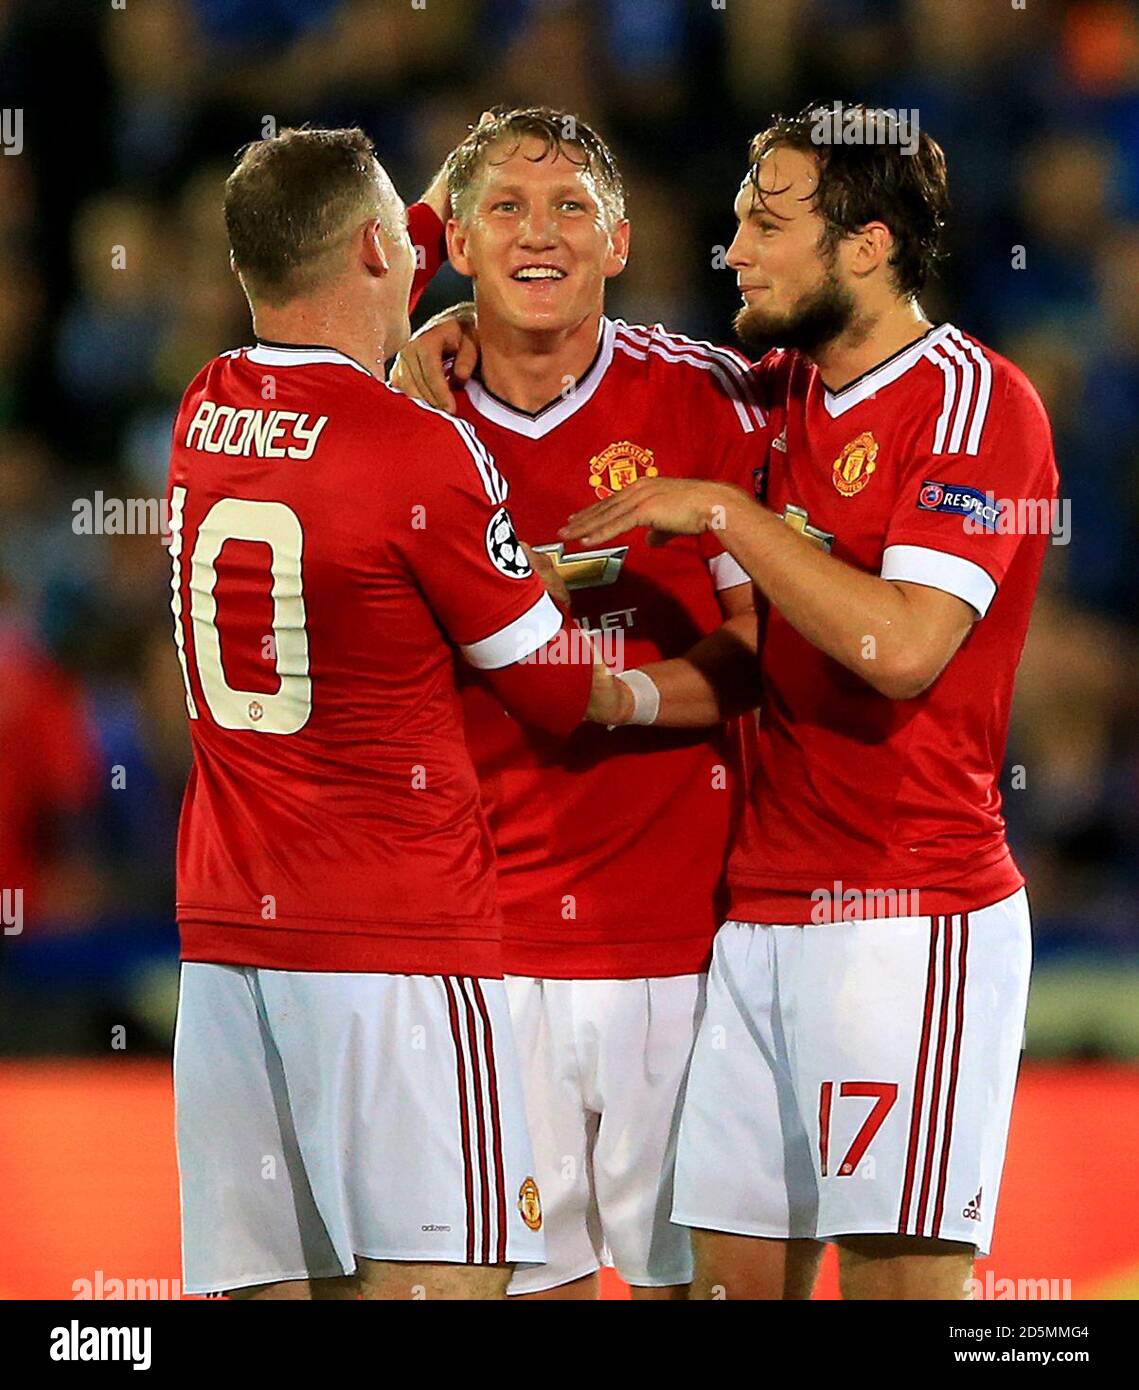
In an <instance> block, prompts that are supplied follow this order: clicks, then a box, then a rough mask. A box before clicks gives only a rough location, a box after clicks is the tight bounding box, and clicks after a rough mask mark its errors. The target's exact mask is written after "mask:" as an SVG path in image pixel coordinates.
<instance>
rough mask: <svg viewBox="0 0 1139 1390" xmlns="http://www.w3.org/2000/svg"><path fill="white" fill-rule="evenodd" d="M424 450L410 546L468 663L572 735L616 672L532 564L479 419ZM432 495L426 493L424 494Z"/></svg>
mask: <svg viewBox="0 0 1139 1390" xmlns="http://www.w3.org/2000/svg"><path fill="white" fill-rule="evenodd" d="M434 421H435V423H436V425H437V426H438V427H439V428H429V432H427V433H425V434H424V436H423V438H422V441H421V443H422V447H424V448H425V449H427V450H429V451H430V456H431V460H432V464H431V469H430V471H429V472H427V473H421V474H419V475H418V480H417V482H416V483H415V484H414V486H415V487H416V495H415V497H414V498H409V502H410V503H411V505H410V506H409V515H412V514H418V515H420V516H421V517H423V518H425V519H426V525H424V526H422V527H421V528H414V527H411V528H409V529H408V531H407V533H406V534H405V536H404V537H403V539H402V542H401V545H400V549H401V550H402V552H403V556H404V560H405V563H406V565H407V567H408V569H409V571H410V573H411V575H412V577H413V579H414V581H415V583H416V584H417V585H418V587H419V588H420V590H421V591H422V592H423V594H424V595H425V597H426V598H427V601H428V603H429V604H430V605H431V608H432V610H433V612H434V613H435V616H436V618H437V620H438V622H439V624H440V626H441V627H442V628H443V630H444V632H446V634H447V636H448V637H449V638H450V639H451V641H452V642H453V643H454V644H455V646H456V647H457V648H458V649H459V652H460V654H461V656H462V657H463V659H464V660H465V661H466V662H467V663H468V665H470V666H472V667H473V668H474V669H475V670H476V671H477V672H479V674H480V676H481V677H482V678H483V679H484V680H485V681H486V683H487V684H489V685H490V686H491V687H492V688H493V689H494V691H495V692H496V694H497V695H498V697H499V699H500V700H501V701H502V703H503V704H504V705H505V706H506V708H507V710H508V711H509V712H510V713H511V714H513V715H514V716H515V718H517V719H519V720H521V721H522V722H523V723H526V724H531V725H534V726H536V727H538V728H540V729H544V730H546V731H547V732H549V733H554V734H567V733H569V732H570V731H571V730H572V729H574V728H575V727H576V726H577V724H579V723H580V722H581V720H582V719H584V718H585V716H586V712H587V709H601V708H602V707H603V706H606V702H607V701H608V703H613V702H614V699H615V697H614V696H613V695H612V693H611V687H612V685H613V680H614V678H613V676H612V675H611V673H610V672H609V671H608V670H607V669H606V668H605V666H604V665H602V663H601V662H600V660H599V659H598V657H597V654H596V652H595V650H594V648H593V645H592V643H590V642H589V640H588V637H587V635H586V634H585V633H583V632H582V631H581V630H580V629H579V628H577V627H576V626H574V625H572V624H569V623H568V622H567V620H566V617H565V615H564V614H563V612H562V611H561V609H559V608H558V606H557V604H556V603H555V602H554V600H553V599H552V598H551V597H550V595H549V594H548V593H547V591H546V589H545V587H544V586H543V583H542V580H541V579H540V578H539V577H538V575H537V574H535V572H534V570H533V568H532V567H531V565H530V563H529V562H528V560H527V558H526V555H525V553H524V550H523V547H522V545H521V542H519V540H518V538H517V536H516V535H515V533H514V528H513V526H512V524H511V521H510V514H509V512H508V511H507V508H506V506H505V502H506V497H507V492H508V487H507V483H506V480H505V479H504V478H503V477H502V475H501V474H500V473H499V471H498V468H497V466H496V465H495V462H494V459H493V458H492V457H491V455H490V454H489V453H488V452H487V450H486V448H485V446H484V445H483V444H482V442H481V441H480V440H479V438H478V436H477V435H476V434H475V432H474V430H473V429H472V428H471V427H470V425H468V424H466V423H465V422H464V421H461V420H448V421H444V420H443V419H442V418H441V417H439V416H435V417H434ZM421 489H422V490H423V491H420V490H421Z"/></svg>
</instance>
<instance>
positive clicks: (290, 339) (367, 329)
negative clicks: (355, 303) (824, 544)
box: [253, 300, 384, 381]
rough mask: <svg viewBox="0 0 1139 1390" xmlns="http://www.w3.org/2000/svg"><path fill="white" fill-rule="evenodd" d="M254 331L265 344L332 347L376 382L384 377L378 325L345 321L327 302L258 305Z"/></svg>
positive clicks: (254, 319) (254, 317)
mask: <svg viewBox="0 0 1139 1390" xmlns="http://www.w3.org/2000/svg"><path fill="white" fill-rule="evenodd" d="M253 331H254V333H256V334H257V337H258V339H259V341H261V342H263V343H287V344H290V345H296V346H297V347H323V348H333V349H334V350H335V351H336V352H342V353H343V354H344V355H345V356H346V357H350V358H351V359H352V360H353V362H356V363H358V364H359V365H360V366H361V367H364V368H365V369H366V370H367V371H369V372H371V374H372V375H373V376H374V377H375V378H376V379H377V381H383V380H384V359H383V358H382V357H380V358H379V359H377V357H376V332H375V326H374V325H372V324H369V325H361V326H357V325H355V324H352V323H350V322H346V321H345V319H344V316H343V315H342V314H337V313H336V312H335V311H334V310H332V309H330V308H329V307H328V306H327V305H323V304H320V303H318V302H311V301H295V300H294V301H293V302H292V303H290V304H286V305H283V306H282V307H281V308H279V309H274V308H272V307H271V306H268V305H263V304H262V305H259V306H258V307H257V310H256V312H255V313H254V315H253Z"/></svg>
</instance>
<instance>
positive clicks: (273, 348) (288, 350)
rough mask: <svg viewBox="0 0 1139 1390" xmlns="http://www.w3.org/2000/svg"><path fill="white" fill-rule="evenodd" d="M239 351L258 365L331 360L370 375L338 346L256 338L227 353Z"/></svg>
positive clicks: (299, 364)
mask: <svg viewBox="0 0 1139 1390" xmlns="http://www.w3.org/2000/svg"><path fill="white" fill-rule="evenodd" d="M241 352H244V353H245V360H246V361H247V362H254V363H256V365H257V366H258V367H312V366H315V365H317V364H319V363H324V362H333V363H339V364H340V366H342V367H353V368H355V370H356V371H358V372H363V373H364V375H365V376H371V372H369V371H368V369H367V367H361V366H360V364H359V362H357V361H356V359H355V358H354V357H349V356H348V354H347V353H346V352H341V351H340V350H339V349H338V348H330V347H320V346H319V345H317V344H315V343H314V344H308V343H303V344H302V343H267V342H262V341H261V340H260V339H258V342H257V346H256V347H251V348H235V349H234V351H233V353H232V354H227V355H229V356H236V355H237V354H238V353H241Z"/></svg>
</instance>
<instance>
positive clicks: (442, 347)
mask: <svg viewBox="0 0 1139 1390" xmlns="http://www.w3.org/2000/svg"><path fill="white" fill-rule="evenodd" d="M478 360H479V335H478V321H477V318H476V315H475V306H474V304H473V303H463V304H453V305H452V306H451V307H450V308H449V309H444V310H443V311H442V312H441V313H438V314H436V315H435V317H434V318H432V319H428V320H427V322H426V323H425V324H424V325H423V327H422V328H420V329H419V330H418V331H417V332H416V333H413V334H412V336H411V338H410V339H409V340H408V342H407V343H405V344H404V347H403V350H402V351H401V352H400V354H399V356H398V357H397V358H396V360H395V363H394V365H393V366H392V370H391V375H390V377H389V378H388V379H389V381H390V382H391V384H392V385H393V386H394V387H395V388H396V389H397V390H399V391H403V392H404V393H405V395H408V396H415V397H416V398H417V399H418V400H421V401H426V403H427V404H428V405H433V406H434V407H435V408H436V410H445V411H446V412H447V414H448V415H454V413H455V396H454V392H453V390H452V383H454V384H455V385H458V386H461V385H462V384H463V383H464V382H466V381H469V380H470V377H471V373H472V372H473V371H474V369H475V367H476V366H478Z"/></svg>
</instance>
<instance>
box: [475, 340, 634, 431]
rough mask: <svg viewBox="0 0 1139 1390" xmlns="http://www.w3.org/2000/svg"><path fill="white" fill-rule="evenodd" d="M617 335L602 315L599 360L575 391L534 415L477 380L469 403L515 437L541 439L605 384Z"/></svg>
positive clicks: (576, 386) (587, 372)
mask: <svg viewBox="0 0 1139 1390" xmlns="http://www.w3.org/2000/svg"><path fill="white" fill-rule="evenodd" d="M616 333H617V330H616V327H615V326H614V324H613V321H612V320H611V319H607V318H605V317H604V316H602V319H601V323H600V325H599V326H598V333H597V355H596V357H594V359H593V361H592V362H591V363H590V364H589V366H588V367H587V368H586V370H585V372H584V374H583V375H582V376H581V377H579V378H578V380H577V382H576V383H575V385H574V388H573V390H572V391H568V392H567V393H566V394H565V396H563V397H561V398H560V399H558V400H555V401H551V402H550V404H549V405H546V406H543V407H542V409H541V410H539V411H538V412H537V413H536V414H534V415H528V414H527V413H526V411H524V410H516V409H515V407H514V406H512V405H507V403H506V402H505V401H504V400H501V399H500V398H499V397H498V396H495V395H492V394H491V392H489V391H488V390H487V389H486V387H485V386H484V385H483V384H482V382H481V381H476V380H475V379H474V378H473V377H472V378H471V380H470V381H468V382H467V388H466V390H467V400H469V401H470V403H471V405H472V406H474V408H475V410H477V411H478V413H479V414H480V415H481V416H483V418H484V419H487V420H490V421H491V423H492V424H495V425H501V426H502V428H503V429H505V430H513V432H514V433H515V434H524V435H525V436H526V438H527V439H541V438H543V436H545V435H547V434H549V432H550V431H551V430H556V429H557V427H558V426H559V425H560V424H563V423H564V422H565V421H566V420H568V419H569V417H570V416H571V415H573V414H574V413H575V412H577V411H579V410H580V409H581V408H582V406H583V405H585V403H586V401H588V400H589V399H590V398H591V397H592V395H593V393H594V392H595V391H596V390H597V388H598V387H599V386H600V385H601V382H602V380H603V379H604V377H605V373H606V372H607V371H608V370H609V364H610V363H611V362H612V361H613V340H614V338H615V337H616Z"/></svg>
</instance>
